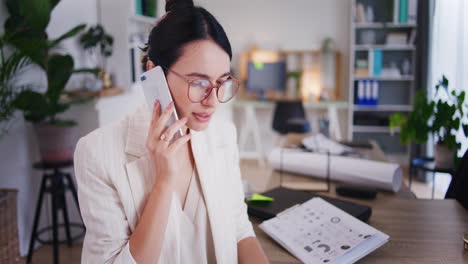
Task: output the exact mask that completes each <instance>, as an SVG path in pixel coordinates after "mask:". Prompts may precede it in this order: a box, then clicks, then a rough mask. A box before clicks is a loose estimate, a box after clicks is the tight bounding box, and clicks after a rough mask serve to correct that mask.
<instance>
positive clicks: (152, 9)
mask: <svg viewBox="0 0 468 264" xmlns="http://www.w3.org/2000/svg"><path fill="white" fill-rule="evenodd" d="M136 1H141V8H142V15H144V16H149V17H156V0H136Z"/></svg>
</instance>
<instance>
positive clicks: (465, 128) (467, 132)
mask: <svg viewBox="0 0 468 264" xmlns="http://www.w3.org/2000/svg"><path fill="white" fill-rule="evenodd" d="M463 132H464V133H465V137H467V138H468V124H463Z"/></svg>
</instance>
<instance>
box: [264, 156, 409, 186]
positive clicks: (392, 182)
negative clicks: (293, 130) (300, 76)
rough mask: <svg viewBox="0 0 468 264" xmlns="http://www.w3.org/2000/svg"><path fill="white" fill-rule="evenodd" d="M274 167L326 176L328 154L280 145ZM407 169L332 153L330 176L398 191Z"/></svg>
mask: <svg viewBox="0 0 468 264" xmlns="http://www.w3.org/2000/svg"><path fill="white" fill-rule="evenodd" d="M268 160H269V162H270V166H271V167H272V168H273V169H276V170H279V169H282V170H283V171H286V172H291V173H297V174H302V175H306V176H311V177H317V178H322V179H325V178H326V177H327V155H326V154H321V153H314V152H305V151H303V150H300V149H287V148H283V149H280V148H276V149H274V150H273V151H272V152H271V153H270V156H269V158H268ZM402 178H403V173H402V170H401V167H400V166H399V165H398V164H396V163H390V162H381V161H373V160H364V159H358V158H352V157H344V156H333V155H330V180H333V181H339V182H345V183H350V184H357V185H365V186H369V187H374V188H377V189H380V190H387V191H393V192H397V191H398V190H399V189H400V186H401V182H402Z"/></svg>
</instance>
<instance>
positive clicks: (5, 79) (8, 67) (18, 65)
mask: <svg viewBox="0 0 468 264" xmlns="http://www.w3.org/2000/svg"><path fill="white" fill-rule="evenodd" d="M14 34H15V33H14V32H13V33H10V34H4V35H2V36H0V139H1V138H2V137H3V136H4V135H5V134H6V133H7V132H8V128H9V127H10V125H11V123H12V121H13V119H14V118H13V116H14V112H15V107H14V105H13V101H14V99H15V98H16V95H17V94H18V93H19V92H20V91H21V90H24V89H30V88H32V85H31V84H18V78H17V77H18V76H19V75H20V74H22V73H24V70H25V69H26V67H27V66H28V65H30V60H29V58H28V57H27V56H25V55H24V54H22V53H21V52H19V51H17V50H14V49H12V47H9V46H8V45H7V43H8V41H9V39H10V38H12V37H14Z"/></svg>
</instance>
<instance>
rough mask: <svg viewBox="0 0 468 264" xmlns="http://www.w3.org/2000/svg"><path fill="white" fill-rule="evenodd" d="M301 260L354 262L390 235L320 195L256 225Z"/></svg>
mask: <svg viewBox="0 0 468 264" xmlns="http://www.w3.org/2000/svg"><path fill="white" fill-rule="evenodd" d="M259 227H260V229H262V230H263V231H265V233H267V234H268V235H269V236H270V237H272V238H273V239H274V240H275V241H276V242H278V243H279V244H280V245H282V246H283V247H284V248H285V249H287V250H288V251H289V252H290V253H291V254H293V255H294V256H296V257H297V258H299V259H300V260H301V261H302V262H304V263H307V264H308V263H332V264H333V263H340V264H344V263H355V262H356V261H358V260H359V259H361V258H363V257H364V256H366V255H368V254H369V253H370V252H372V251H374V250H375V249H376V248H378V247H380V246H382V245H383V244H385V243H386V242H387V241H388V239H389V236H388V235H386V234H384V233H382V232H380V231H379V230H377V229H375V228H373V227H371V226H369V225H367V224H365V223H363V222H361V221H359V220H358V219H356V218H355V217H353V216H351V215H349V214H348V213H346V212H344V211H342V210H341V209H339V208H337V207H335V206H333V205H331V204H330V203H328V202H326V201H325V200H323V199H322V198H318V197H316V198H312V199H310V200H309V201H307V202H305V203H303V204H300V205H296V206H293V207H291V208H288V209H286V210H285V211H283V212H281V213H279V214H278V215H277V216H276V217H274V218H272V219H269V220H267V221H264V222H263V223H262V224H260V225H259Z"/></svg>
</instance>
